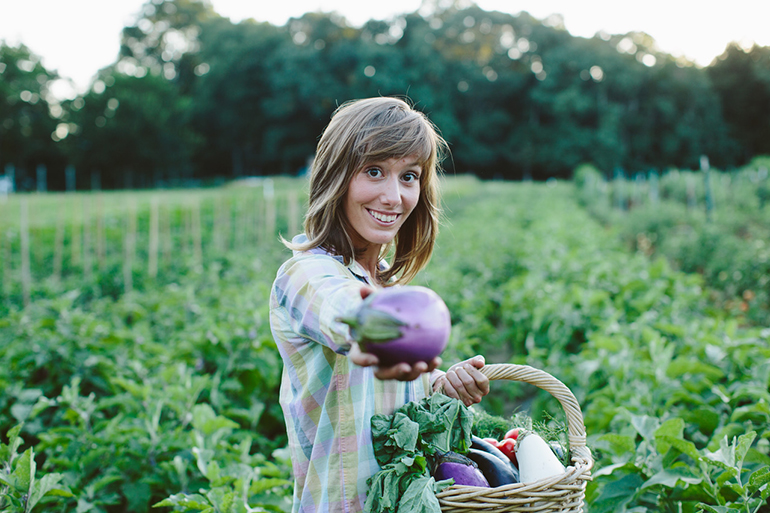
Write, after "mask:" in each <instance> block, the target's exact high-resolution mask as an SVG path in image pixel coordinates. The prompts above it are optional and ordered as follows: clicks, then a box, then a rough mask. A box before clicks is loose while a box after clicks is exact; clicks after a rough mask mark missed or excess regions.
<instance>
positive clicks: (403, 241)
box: [284, 97, 447, 285]
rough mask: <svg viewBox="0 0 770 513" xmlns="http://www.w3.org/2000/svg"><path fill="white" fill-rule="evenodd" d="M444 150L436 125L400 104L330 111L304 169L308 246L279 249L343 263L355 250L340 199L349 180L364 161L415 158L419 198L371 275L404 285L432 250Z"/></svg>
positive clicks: (384, 101)
mask: <svg viewBox="0 0 770 513" xmlns="http://www.w3.org/2000/svg"><path fill="white" fill-rule="evenodd" d="M446 150H447V144H446V141H444V139H443V138H442V137H441V136H440V135H439V134H438V132H437V130H436V128H435V126H434V125H433V124H432V123H431V122H430V121H429V120H428V118H427V117H426V116H425V115H424V114H423V113H422V112H419V111H417V110H414V109H413V108H412V107H411V106H410V105H409V104H407V103H406V102H405V101H403V100H400V99H398V98H387V97H381V98H368V99H363V100H354V101H350V102H346V103H344V104H343V105H341V106H340V107H338V108H337V110H336V111H335V112H334V113H333V114H332V118H331V121H330V122H329V125H328V126H327V127H326V129H325V130H324V132H323V135H322V136H321V139H320V141H319V143H318V148H317V150H316V155H315V158H314V159H313V164H312V166H311V170H310V173H311V174H310V191H309V198H308V211H307V214H306V215H305V224H304V229H305V234H306V236H307V238H308V241H307V242H305V243H304V244H293V243H290V242H287V241H284V244H286V246H287V247H289V248H291V249H294V250H298V251H307V250H309V249H312V248H315V247H323V248H324V249H326V250H327V251H329V252H331V253H333V254H336V255H340V256H342V257H343V259H344V262H345V264H346V265H347V264H350V262H351V260H353V259H355V255H356V248H355V247H354V245H353V241H352V239H351V237H350V230H351V229H352V228H351V226H350V223H349V222H348V220H347V218H346V216H345V214H344V210H343V201H344V199H345V194H346V193H347V190H348V186H349V184H350V181H351V179H352V178H353V176H354V174H355V173H356V172H357V171H359V170H360V169H361V168H362V167H363V166H364V165H366V164H368V163H371V162H381V161H383V160H388V159H390V158H403V157H407V156H412V155H415V156H416V157H417V161H418V164H419V165H420V167H421V169H422V173H421V175H420V197H419V199H418V201H417V205H416V206H415V208H414V210H413V211H412V213H411V214H410V215H409V217H408V218H407V219H406V221H405V222H404V224H403V225H402V226H401V228H400V230H399V231H398V234H397V235H396V237H395V239H394V240H393V241H392V242H391V243H389V244H387V245H385V246H384V248H383V250H382V252H381V253H380V259H382V258H383V257H384V255H385V254H387V253H388V252H389V251H390V249H391V248H392V247H394V248H395V250H394V253H393V262H392V263H391V265H390V267H389V268H388V269H387V270H385V271H382V272H381V273H379V275H378V276H377V277H376V279H377V280H378V281H379V282H381V283H383V284H387V285H395V284H400V283H408V282H409V281H411V280H412V279H413V278H414V277H415V275H416V274H417V273H418V272H419V271H420V270H421V269H422V268H423V267H425V265H427V263H428V261H429V260H430V257H431V254H432V253H433V246H434V244H435V241H436V236H437V234H438V224H439V215H440V205H439V190H438V185H439V184H438V173H439V162H440V160H441V159H442V158H443V156H444V153H445V152H446Z"/></svg>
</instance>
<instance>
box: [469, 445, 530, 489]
mask: <svg viewBox="0 0 770 513" xmlns="http://www.w3.org/2000/svg"><path fill="white" fill-rule="evenodd" d="M471 449H477V450H479V451H482V452H486V453H489V454H491V455H493V456H495V457H496V458H498V459H499V460H501V461H502V462H503V464H505V465H507V466H508V467H509V468H510V471H511V473H512V474H513V476H514V479H516V481H514V482H515V483H518V482H519V469H518V468H517V467H516V465H514V464H513V462H512V461H511V459H510V458H509V457H508V456H506V455H505V454H503V451H501V450H500V449H498V448H497V447H495V446H494V445H492V444H491V443H489V442H487V441H486V440H483V439H481V438H479V437H478V436H476V435H472V436H471Z"/></svg>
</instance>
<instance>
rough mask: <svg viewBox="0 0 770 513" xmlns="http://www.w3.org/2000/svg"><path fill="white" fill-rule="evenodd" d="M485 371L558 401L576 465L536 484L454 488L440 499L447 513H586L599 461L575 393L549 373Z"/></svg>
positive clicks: (508, 367)
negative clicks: (589, 484) (588, 489)
mask: <svg viewBox="0 0 770 513" xmlns="http://www.w3.org/2000/svg"><path fill="white" fill-rule="evenodd" d="M481 372H482V373H484V375H485V376H487V377H488V378H489V379H490V380H496V379H509V380H511V381H523V382H525V383H530V384H532V385H535V386H537V387H539V388H542V389H543V390H545V391H546V392H548V393H550V394H551V395H553V396H554V397H555V398H556V399H558V401H559V402H560V403H561V406H562V408H564V412H565V413H566V414H567V433H568V435H569V449H570V456H571V462H572V465H570V466H568V467H567V469H566V472H565V473H564V474H559V475H557V476H553V477H549V478H546V479H541V480H539V481H535V482H533V483H515V484H509V485H504V486H498V487H497V488H480V487H476V486H457V485H455V486H451V487H449V488H447V489H446V490H444V491H442V492H439V493H437V494H436V497H437V498H438V501H439V504H440V505H441V511H442V512H444V513H450V512H451V513H459V512H476V511H498V512H551V511H560V512H570V513H573V512H574V513H580V512H582V511H583V501H584V499H585V489H586V482H587V481H589V480H590V479H591V467H592V466H593V458H592V457H591V452H590V451H589V449H588V447H586V434H585V426H584V425H583V413H582V412H581V411H580V405H579V404H578V402H577V400H576V399H575V396H574V395H573V394H572V392H571V391H570V389H569V388H567V387H566V386H565V385H564V384H563V383H562V382H561V381H559V380H558V379H556V378H554V377H553V376H551V375H550V374H548V373H547V372H543V371H541V370H538V369H535V368H533V367H529V366H527V365H513V364H491V365H486V366H484V367H483V368H482V369H481Z"/></svg>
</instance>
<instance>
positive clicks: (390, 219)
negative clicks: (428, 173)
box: [343, 156, 422, 247]
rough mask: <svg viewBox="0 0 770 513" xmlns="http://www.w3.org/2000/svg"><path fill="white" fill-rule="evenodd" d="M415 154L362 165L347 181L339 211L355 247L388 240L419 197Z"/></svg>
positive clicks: (418, 166)
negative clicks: (348, 225)
mask: <svg viewBox="0 0 770 513" xmlns="http://www.w3.org/2000/svg"><path fill="white" fill-rule="evenodd" d="M421 173H422V168H421V167H420V165H419V164H418V163H417V158H416V157H415V156H409V157H405V158H400V159H396V158H391V159H387V160H385V161H382V162H371V163H368V164H365V165H364V166H363V167H361V168H360V169H359V170H358V171H356V173H355V175H353V178H352V179H351V180H350V185H349V186H348V191H347V193H346V194H345V200H344V203H343V210H344V212H345V216H347V219H348V222H349V223H350V225H351V226H352V228H353V231H354V232H355V233H351V234H350V236H351V238H352V239H353V243H354V245H355V246H356V247H360V246H362V245H369V244H375V245H383V244H387V243H389V242H391V241H392V240H393V239H394V238H395V236H396V234H397V233H398V230H399V229H400V228H401V226H402V225H403V224H404V221H406V218H407V217H409V214H411V213H412V210H414V207H415V206H416V205H417V201H418V200H419V198H420V175H421Z"/></svg>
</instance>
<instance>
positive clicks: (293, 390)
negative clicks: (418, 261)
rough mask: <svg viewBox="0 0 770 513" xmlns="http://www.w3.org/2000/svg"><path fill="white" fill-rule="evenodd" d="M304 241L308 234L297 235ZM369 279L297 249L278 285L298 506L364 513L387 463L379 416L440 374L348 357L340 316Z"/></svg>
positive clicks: (277, 323) (277, 317) (276, 319)
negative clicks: (384, 372)
mask: <svg viewBox="0 0 770 513" xmlns="http://www.w3.org/2000/svg"><path fill="white" fill-rule="evenodd" d="M298 237H304V236H298ZM300 240H306V239H299V238H295V242H297V241H300ZM363 284H370V285H371V283H370V279H369V276H368V274H367V272H366V271H365V270H364V268H363V267H362V266H361V265H359V264H358V263H357V262H355V261H353V262H351V263H350V265H347V266H346V265H344V263H343V261H342V257H337V256H334V255H330V254H328V253H326V252H325V251H324V250H323V249H320V248H317V249H314V250H311V251H307V252H301V253H300V252H295V253H294V256H293V257H292V258H290V259H289V260H287V261H286V262H285V263H284V264H283V265H282V266H281V268H280V269H279V270H278V275H277V277H276V280H275V282H274V284H273V288H272V291H271V295H270V327H271V329H272V332H273V337H274V339H275V342H276V344H277V346H278V350H279V351H280V353H281V358H282V359H283V363H284V369H283V377H282V381H281V392H280V403H281V407H282V408H283V412H284V417H285V420H286V430H287V433H288V438H289V448H290V450H291V456H292V466H293V471H294V478H295V484H294V504H293V508H292V511H294V512H303V513H316V512H343V511H344V512H358V511H362V510H363V505H364V502H365V500H366V492H367V486H366V480H367V479H368V478H369V477H371V476H372V475H374V474H375V473H376V472H377V471H379V469H380V468H379V466H378V465H377V461H376V460H375V458H374V451H373V448H372V436H371V426H370V421H371V418H372V416H373V415H375V414H377V413H385V414H391V413H392V412H393V411H394V410H395V409H396V408H398V407H400V406H402V405H404V404H405V403H407V402H409V401H414V400H419V399H422V398H423V397H425V394H426V390H427V389H428V387H429V386H430V384H429V383H430V382H432V379H435V376H431V377H430V378H429V377H428V375H427V374H425V375H423V378H422V379H417V380H415V381H412V382H401V381H390V380H389V381H381V380H379V379H376V378H375V377H374V370H373V368H372V367H359V366H357V365H355V364H354V363H352V362H351V361H350V360H349V359H348V357H347V356H346V354H347V351H348V349H349V348H350V335H349V331H348V327H347V325H345V324H343V323H341V322H339V321H337V318H338V317H339V316H340V315H342V314H344V313H347V312H348V311H350V310H351V309H353V308H355V307H356V306H358V305H359V304H360V302H361V296H360V292H359V291H360V288H361V286H362V285H363ZM439 372H440V371H434V373H439Z"/></svg>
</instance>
